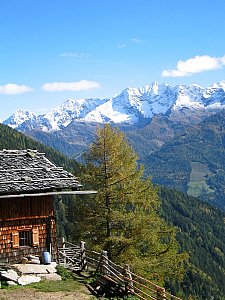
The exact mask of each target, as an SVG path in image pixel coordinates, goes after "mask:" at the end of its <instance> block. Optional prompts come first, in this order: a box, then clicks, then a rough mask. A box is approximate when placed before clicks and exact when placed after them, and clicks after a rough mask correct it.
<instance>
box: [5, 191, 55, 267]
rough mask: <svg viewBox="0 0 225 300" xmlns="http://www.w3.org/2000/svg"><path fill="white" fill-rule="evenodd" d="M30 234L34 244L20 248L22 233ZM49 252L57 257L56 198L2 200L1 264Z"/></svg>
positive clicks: (53, 256)
mask: <svg viewBox="0 0 225 300" xmlns="http://www.w3.org/2000/svg"><path fill="white" fill-rule="evenodd" d="M21 232H29V234H31V243H32V245H29V246H28V245H25V246H21V241H20V235H21V234H20V233H21ZM46 250H47V251H49V252H51V254H52V258H53V260H56V258H57V245H56V223H55V218H54V213H53V198H52V197H51V196H48V197H46V196H45V197H30V198H28V197H25V198H11V199H0V264H6V263H9V264H12V263H18V262H21V260H22V258H23V257H26V256H28V255H29V254H32V255H37V256H41V253H42V252H43V251H46Z"/></svg>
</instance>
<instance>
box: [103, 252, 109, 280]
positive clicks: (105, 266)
mask: <svg viewBox="0 0 225 300" xmlns="http://www.w3.org/2000/svg"><path fill="white" fill-rule="evenodd" d="M108 266H109V260H108V253H107V251H105V250H102V253H101V272H102V273H103V274H105V275H106V274H108V270H107V267H108Z"/></svg>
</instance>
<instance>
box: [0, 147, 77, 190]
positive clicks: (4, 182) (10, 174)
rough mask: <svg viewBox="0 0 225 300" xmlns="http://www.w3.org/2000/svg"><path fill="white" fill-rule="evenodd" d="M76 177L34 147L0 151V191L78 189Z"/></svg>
mask: <svg viewBox="0 0 225 300" xmlns="http://www.w3.org/2000/svg"><path fill="white" fill-rule="evenodd" d="M79 187H81V184H80V183H79V181H78V179H77V178H76V177H75V176H74V175H73V174H71V173H69V172H67V171H65V170H64V169H63V168H62V167H58V166H56V165H55V164H53V163H52V162H51V161H50V160H49V159H47V158H46V157H45V154H44V153H40V152H38V151H37V150H30V149H28V150H1V151H0V195H7V194H15V195H18V194H20V193H37V192H50V191H62V190H66V189H70V190H77V189H78V188H79Z"/></svg>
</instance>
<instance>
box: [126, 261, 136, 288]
mask: <svg viewBox="0 0 225 300" xmlns="http://www.w3.org/2000/svg"><path fill="white" fill-rule="evenodd" d="M124 274H125V277H126V278H125V280H126V281H127V284H126V289H127V291H128V292H130V293H133V292H134V283H133V279H132V274H131V271H130V266H129V265H125V266H124Z"/></svg>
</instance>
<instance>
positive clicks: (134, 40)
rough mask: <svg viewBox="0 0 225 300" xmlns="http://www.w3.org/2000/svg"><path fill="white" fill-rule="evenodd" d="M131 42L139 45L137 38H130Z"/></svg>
mask: <svg viewBox="0 0 225 300" xmlns="http://www.w3.org/2000/svg"><path fill="white" fill-rule="evenodd" d="M131 41H132V42H134V43H136V44H139V43H141V40H140V39H138V38H132V39H131Z"/></svg>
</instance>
